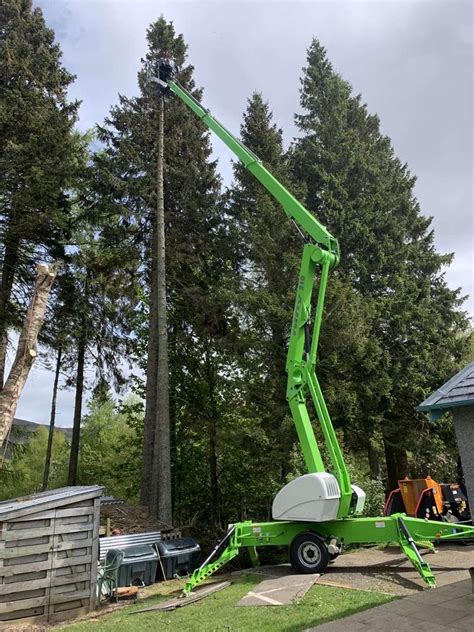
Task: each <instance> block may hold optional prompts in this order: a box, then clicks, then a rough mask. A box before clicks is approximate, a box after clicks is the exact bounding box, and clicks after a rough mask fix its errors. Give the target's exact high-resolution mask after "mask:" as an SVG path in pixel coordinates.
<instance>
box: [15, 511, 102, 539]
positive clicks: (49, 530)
mask: <svg viewBox="0 0 474 632" xmlns="http://www.w3.org/2000/svg"><path fill="white" fill-rule="evenodd" d="M90 517H91V518H92V515H91V516H90ZM93 529H94V522H93V521H91V522H80V523H77V524H66V525H62V524H58V525H56V526H54V527H44V528H43V529H22V530H18V531H7V532H6V533H5V535H4V539H5V542H19V541H21V540H28V539H31V538H34V537H35V536H36V537H46V536H52V535H59V534H63V533H78V532H82V531H92V530H93ZM39 534H41V535H39Z"/></svg>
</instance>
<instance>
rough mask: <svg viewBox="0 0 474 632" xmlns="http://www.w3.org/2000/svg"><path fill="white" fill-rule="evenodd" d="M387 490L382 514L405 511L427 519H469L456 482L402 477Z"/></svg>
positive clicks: (467, 510) (467, 507)
mask: <svg viewBox="0 0 474 632" xmlns="http://www.w3.org/2000/svg"><path fill="white" fill-rule="evenodd" d="M398 485H399V487H398V488H397V489H394V490H393V491H391V492H390V494H389V496H388V498H387V501H386V503H385V507H384V510H383V513H384V516H391V515H392V514H395V513H405V514H407V516H413V517H414V518H421V519H426V520H442V521H448V522H464V523H467V524H469V523H470V522H471V514H470V511H469V505H468V503H467V498H466V496H465V495H464V493H463V491H462V489H461V487H460V485H458V484H456V483H448V484H445V483H441V484H440V483H437V482H436V481H434V480H433V479H432V478H431V476H427V477H426V478H404V479H403V480H402V481H398Z"/></svg>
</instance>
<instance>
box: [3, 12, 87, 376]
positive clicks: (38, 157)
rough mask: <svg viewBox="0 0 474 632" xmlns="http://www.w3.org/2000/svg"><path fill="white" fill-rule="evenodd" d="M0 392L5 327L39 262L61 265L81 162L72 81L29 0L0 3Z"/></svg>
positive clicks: (16, 315) (19, 309)
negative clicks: (71, 198) (70, 94)
mask: <svg viewBox="0 0 474 632" xmlns="http://www.w3.org/2000/svg"><path fill="white" fill-rule="evenodd" d="M0 26H1V28H0V172H1V174H2V177H1V181H0V234H1V242H2V249H1V261H0V266H1V280H0V388H1V386H2V385H3V372H4V363H5V349H6V341H7V334H8V328H9V327H10V326H12V325H15V324H17V323H18V321H19V320H20V319H21V316H22V313H23V309H24V294H25V289H26V288H27V287H29V285H30V282H31V271H32V270H34V269H35V265H34V264H35V262H37V261H38V260H40V259H48V258H50V257H52V258H55V259H57V258H61V257H62V255H63V244H64V238H65V236H66V235H67V233H68V217H69V207H70V202H69V199H68V196H67V193H66V190H67V187H69V186H71V185H72V184H73V183H74V178H75V176H76V170H77V167H78V165H79V164H80V163H81V161H80V160H78V155H79V153H80V152H81V151H82V150H81V143H80V142H79V139H78V138H77V137H76V136H75V134H74V132H73V125H74V122H75V120H76V116H77V108H78V102H76V101H74V102H70V101H68V99H67V89H68V87H69V85H70V84H71V82H72V81H73V79H74V77H73V75H71V74H70V73H68V72H67V70H65V68H64V67H63V66H62V64H61V51H60V49H59V46H58V44H56V43H55V41H54V33H53V31H52V30H51V29H49V28H47V26H46V24H45V22H44V19H43V15H42V12H41V9H39V8H34V9H33V8H32V2H31V0H4V1H3V2H2V3H1V4H0Z"/></svg>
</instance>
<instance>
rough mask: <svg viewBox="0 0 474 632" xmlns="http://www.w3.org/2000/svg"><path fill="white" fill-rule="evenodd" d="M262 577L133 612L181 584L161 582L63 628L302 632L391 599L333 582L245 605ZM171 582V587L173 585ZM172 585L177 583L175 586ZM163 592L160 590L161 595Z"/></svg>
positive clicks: (246, 578)
mask: <svg viewBox="0 0 474 632" xmlns="http://www.w3.org/2000/svg"><path fill="white" fill-rule="evenodd" d="M260 581H262V577H261V576H257V575H244V576H241V577H238V578H236V579H235V581H233V583H232V585H231V586H229V587H228V588H225V589H224V590H222V591H220V592H217V593H215V594H213V595H210V596H209V597H206V598H205V599H203V600H202V601H199V602H196V603H194V604H190V605H189V606H185V607H183V608H178V609H177V610H173V611H170V612H158V611H156V612H146V613H143V614H137V615H134V616H129V613H130V612H133V611H134V610H140V609H141V608H147V607H149V606H152V605H154V604H158V603H159V602H160V601H161V600H162V599H163V598H164V597H166V598H169V596H170V595H169V591H170V589H171V588H176V584H177V582H168V583H167V584H165V585H163V584H157V590H158V591H160V592H157V593H156V594H155V595H154V596H152V597H149V598H147V599H143V600H141V601H140V603H139V604H133V605H130V606H127V607H124V608H121V609H120V610H118V611H116V612H112V613H110V614H108V615H104V616H101V617H99V618H96V619H93V618H92V619H90V618H89V619H87V620H84V621H81V622H78V623H72V624H70V625H66V626H63V627H62V628H61V629H63V630H66V632H82V631H83V630H84V632H86V631H87V632H89V631H90V630H96V631H97V632H99V631H102V630H103V631H104V632H106V631H108V630H110V631H111V632H112V631H113V632H122V630H124V631H127V630H130V632H132V631H136V630H140V632H141V631H142V630H166V629H169V630H189V631H190V632H194V631H196V632H200V631H202V632H213V631H222V632H224V631H225V632H237V631H239V632H241V631H249V632H250V631H252V632H283V631H285V632H300V631H301V630H305V629H306V628H308V627H311V626H315V625H318V624H319V623H325V622H327V621H331V620H332V619H338V618H340V617H346V616H348V615H350V614H354V613H355V612H360V611H361V610H366V609H367V608H372V607H373V606H378V605H380V604H382V603H385V602H387V601H391V599H392V597H390V596H389V595H384V594H381V593H376V592H366V591H362V590H349V589H345V588H335V587H332V586H318V584H316V585H314V586H313V587H312V588H311V589H310V590H309V591H308V592H307V593H306V595H305V597H304V599H302V601H300V602H299V603H298V604H295V605H292V606H256V607H255V606H245V607H239V608H236V607H235V606H236V603H237V602H238V601H239V600H240V599H241V597H243V596H244V595H245V594H246V593H247V592H248V591H249V590H250V589H251V588H252V587H253V586H255V585H256V584H258V583H259V582H260ZM170 584H171V586H170ZM173 584H174V586H173ZM160 593H161V594H160Z"/></svg>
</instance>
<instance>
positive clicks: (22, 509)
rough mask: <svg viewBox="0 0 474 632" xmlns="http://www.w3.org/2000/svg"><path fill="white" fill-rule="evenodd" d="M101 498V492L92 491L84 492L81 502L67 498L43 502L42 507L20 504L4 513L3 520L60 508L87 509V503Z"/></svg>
mask: <svg viewBox="0 0 474 632" xmlns="http://www.w3.org/2000/svg"><path fill="white" fill-rule="evenodd" d="M99 496H100V492H97V490H91V491H89V492H86V491H84V493H83V494H81V500H80V501H76V502H73V503H70V502H68V500H69V499H67V498H61V499H60V498H52V499H51V500H49V501H46V502H43V503H41V505H30V506H25V505H24V503H18V506H17V507H12V508H11V510H9V511H6V510H5V511H4V513H3V519H4V520H5V521H8V520H13V519H15V520H17V519H18V518H19V517H20V516H21V517H23V515H26V513H28V514H30V515H33V514H35V513H36V514H39V513H40V512H45V511H48V510H52V509H56V508H58V507H64V506H66V507H70V508H73V507H85V506H87V502H89V504H92V503H91V502H90V501H91V500H92V499H93V498H97V497H99Z"/></svg>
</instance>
